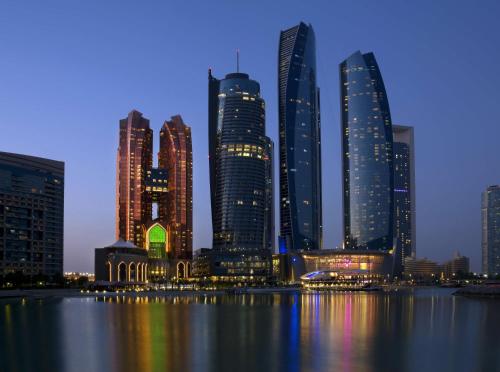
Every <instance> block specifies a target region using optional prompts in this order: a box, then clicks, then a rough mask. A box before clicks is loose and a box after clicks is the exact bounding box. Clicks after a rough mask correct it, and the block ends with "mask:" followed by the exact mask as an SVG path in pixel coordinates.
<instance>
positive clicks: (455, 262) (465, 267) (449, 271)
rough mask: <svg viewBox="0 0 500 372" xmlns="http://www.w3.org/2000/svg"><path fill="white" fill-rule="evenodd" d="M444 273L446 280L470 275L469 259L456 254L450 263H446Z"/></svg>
mask: <svg viewBox="0 0 500 372" xmlns="http://www.w3.org/2000/svg"><path fill="white" fill-rule="evenodd" d="M443 272H444V276H445V278H453V277H456V276H460V275H464V274H469V272H470V269H469V257H465V256H461V255H460V253H458V252H456V253H455V255H454V257H453V258H452V259H451V260H450V261H448V262H445V263H444V265H443Z"/></svg>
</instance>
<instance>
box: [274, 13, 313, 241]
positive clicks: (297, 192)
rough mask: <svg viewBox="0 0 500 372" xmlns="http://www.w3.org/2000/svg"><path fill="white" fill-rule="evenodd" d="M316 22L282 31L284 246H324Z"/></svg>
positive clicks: (280, 101)
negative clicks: (312, 24) (313, 25)
mask: <svg viewBox="0 0 500 372" xmlns="http://www.w3.org/2000/svg"><path fill="white" fill-rule="evenodd" d="M316 76H317V73H316V44H315V36H314V31H313V28H312V26H311V25H306V24H304V23H300V24H299V25H297V26H295V27H292V28H290V29H288V30H285V31H282V32H281V34H280V43H279V55H278V102H279V151H280V160H279V161H280V190H279V193H280V247H281V246H282V245H283V244H284V246H285V247H286V248H285V249H286V250H299V249H303V250H313V249H320V248H321V245H322V208H321V203H322V194H321V131H320V112H319V109H320V107H319V106H320V105H319V89H318V88H317V86H316Z"/></svg>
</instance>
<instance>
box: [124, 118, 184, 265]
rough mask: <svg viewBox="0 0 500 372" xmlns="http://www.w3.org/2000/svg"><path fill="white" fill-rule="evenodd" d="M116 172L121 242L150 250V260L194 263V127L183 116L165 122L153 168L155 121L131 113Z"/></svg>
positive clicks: (125, 126) (126, 123) (126, 119)
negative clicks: (152, 123)
mask: <svg viewBox="0 0 500 372" xmlns="http://www.w3.org/2000/svg"><path fill="white" fill-rule="evenodd" d="M116 169H117V173H116V185H117V190H116V191H117V192H116V199H117V200H116V207H117V211H116V236H117V238H119V239H120V238H121V239H123V240H126V241H131V242H133V243H134V244H135V245H136V246H138V247H141V248H145V249H147V250H148V256H149V257H150V258H158V259H162V258H173V259H190V258H192V251H193V243H192V242H193V155H192V143H191V128H190V127H188V126H187V125H186V124H184V122H183V121H182V118H181V117H180V116H174V117H172V118H171V120H170V121H165V123H164V124H163V127H162V128H161V130H160V150H159V152H158V167H153V131H152V130H151V129H150V127H149V120H148V119H146V118H144V117H143V116H142V114H141V113H140V112H138V111H135V110H134V111H132V112H130V113H129V115H128V117H127V118H125V119H123V120H120V139H119V146H118V154H117V167H116ZM154 205H156V207H157V208H153V206H154ZM154 209H155V212H156V213H155V215H153V212H154Z"/></svg>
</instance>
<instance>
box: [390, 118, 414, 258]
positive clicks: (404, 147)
mask: <svg viewBox="0 0 500 372" xmlns="http://www.w3.org/2000/svg"><path fill="white" fill-rule="evenodd" d="M392 135H393V141H394V143H393V153H394V158H393V161H394V206H395V212H394V213H395V234H396V237H397V244H398V248H399V249H400V250H401V255H400V257H401V260H402V262H404V257H409V256H411V255H415V253H416V228H415V223H416V218H415V203H416V200H415V146H414V137H413V127H408V126H402V125H393V126H392Z"/></svg>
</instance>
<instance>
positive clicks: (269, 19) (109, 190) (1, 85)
mask: <svg viewBox="0 0 500 372" xmlns="http://www.w3.org/2000/svg"><path fill="white" fill-rule="evenodd" d="M479 4H480V6H479ZM498 14H500V3H499V2H497V1H494V0H483V1H481V2H471V1H453V0H447V1H439V2H437V1H431V0H423V1H418V2H407V1H404V2H403V1H398V0H392V1H388V0H379V1H373V0H371V1H369V0H360V1H356V2H349V1H332V0H330V1H295V0H289V1H284V0H279V1H265V2H264V1H253V2H239V1H198V2H194V1H186V0H185V1H140V2H139V1H124V0H122V1H114V0H110V1H105V2H104V1H97V0H87V1H67V0H65V1H51V0H47V1H22V0H17V1H14V0H3V1H2V2H1V3H0V109H1V115H0V151H10V152H19V153H25V154H30V155H36V156H43V157H49V158H53V159H57V160H64V161H65V162H66V198H65V202H66V206H65V211H66V215H65V270H72V271H74V270H79V271H92V270H93V248H95V247H100V246H104V245H107V244H109V243H112V242H113V241H114V231H115V229H114V217H115V156H116V148H117V144H118V120H119V119H121V118H123V117H125V116H126V115H127V113H128V112H129V111H130V110H132V109H138V110H139V111H141V112H142V113H143V114H144V116H145V117H147V118H149V119H150V120H151V126H152V128H153V129H154V131H155V135H156V137H155V148H157V147H158V142H157V141H158V131H159V129H160V126H161V124H162V123H163V121H164V120H165V119H168V118H170V116H172V115H175V114H181V115H182V117H183V118H184V121H185V122H186V123H188V124H190V125H191V126H192V131H193V151H194V211H195V212H194V246H195V248H201V247H210V245H211V225H210V206H209V197H210V195H209V191H208V158H207V154H208V145H207V69H208V68H209V67H212V68H213V71H214V74H215V75H216V76H218V77H222V76H223V75H225V74H226V73H228V72H232V71H234V70H235V68H236V67H235V65H236V63H235V49H236V48H239V49H240V51H241V62H240V66H241V70H242V71H244V72H247V73H249V74H250V76H251V77H252V78H254V79H256V80H258V81H259V82H260V84H261V90H262V94H263V97H264V99H265V100H266V106H267V107H266V116H267V118H266V119H267V123H266V125H267V133H268V135H269V136H270V137H271V138H273V139H274V140H275V142H276V143H277V137H278V136H277V131H278V129H277V81H276V79H277V53H278V38H279V31H280V30H282V29H285V28H288V27H291V26H293V25H295V24H297V23H298V22H300V21H305V22H310V23H312V25H313V27H314V29H315V32H316V42H317V61H318V83H319V85H320V87H321V91H322V96H321V98H322V102H321V109H322V136H323V137H322V143H323V150H322V151H323V152H322V156H323V195H324V196H323V202H324V206H323V211H324V217H323V220H324V237H325V239H324V240H325V244H324V245H325V248H330V247H335V246H337V245H338V244H339V243H340V241H341V239H342V236H341V231H342V221H341V181H340V173H341V170H340V119H339V86H338V64H339V63H340V62H341V61H342V60H343V59H345V58H346V57H347V56H348V55H350V54H351V53H352V52H354V51H356V50H358V49H359V50H361V51H362V52H368V51H373V52H374V53H375V55H376V57H377V60H378V63H379V66H380V68H381V71H382V74H383V77H384V81H385V85H386V89H387V93H388V96H389V102H390V106H391V113H392V118H393V122H394V123H396V124H406V125H412V126H414V127H415V136H416V138H415V142H416V180H417V255H418V256H420V257H424V256H425V257H429V258H432V259H436V260H439V261H442V260H445V259H448V258H449V257H451V255H452V253H453V251H454V250H459V251H460V252H461V253H462V254H465V255H468V256H470V257H471V258H472V268H473V269H474V270H479V262H480V249H481V219H480V218H481V215H480V196H481V192H482V190H483V189H485V188H486V187H487V186H488V185H491V184H498V183H500V162H499V160H500V146H498V143H499V138H500V115H499V113H498V107H500V105H499V103H500V102H499V101H500V99H499V98H500V75H499V74H498V73H497V70H498V64H499V61H500V47H499V45H500V43H499V41H500V40H499V39H500V31H499V29H498V24H497V19H498ZM276 191H277V190H276ZM276 215H277V216H278V213H276ZM277 222H278V221H277ZM277 226H278V225H277Z"/></svg>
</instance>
